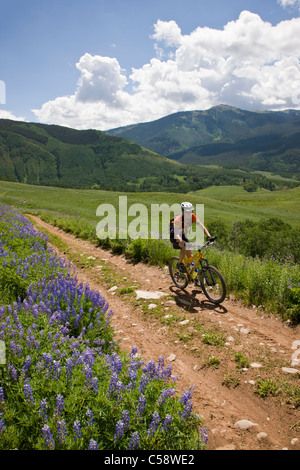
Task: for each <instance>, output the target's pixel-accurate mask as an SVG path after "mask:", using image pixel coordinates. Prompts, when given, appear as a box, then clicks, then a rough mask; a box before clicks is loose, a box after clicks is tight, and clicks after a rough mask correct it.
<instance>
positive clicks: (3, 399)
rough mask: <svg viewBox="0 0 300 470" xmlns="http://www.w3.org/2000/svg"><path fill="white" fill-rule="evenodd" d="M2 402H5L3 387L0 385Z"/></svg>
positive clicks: (0, 400) (0, 399)
mask: <svg viewBox="0 0 300 470" xmlns="http://www.w3.org/2000/svg"><path fill="white" fill-rule="evenodd" d="M0 402H2V403H4V402H5V397H4V390H3V387H0Z"/></svg>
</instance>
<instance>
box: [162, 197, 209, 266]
mask: <svg viewBox="0 0 300 470" xmlns="http://www.w3.org/2000/svg"><path fill="white" fill-rule="evenodd" d="M193 210H194V207H193V205H192V204H191V203H190V202H182V203H181V214H179V215H177V217H174V218H173V219H171V221H170V241H171V243H172V245H173V248H174V249H175V250H180V254H179V260H178V264H177V267H178V269H179V270H180V271H181V272H185V266H184V263H183V259H184V257H185V256H187V257H188V258H189V257H191V256H192V251H191V250H188V249H186V244H187V243H188V242H189V240H188V238H187V236H186V233H187V231H188V230H189V229H190V228H191V226H192V224H193V223H195V224H196V225H198V226H199V227H200V228H201V229H202V230H203V232H204V233H205V235H206V236H207V237H208V238H211V235H210V233H209V231H208V230H207V228H206V227H205V226H204V225H203V224H202V223H201V222H200V220H199V219H198V218H197V216H196V215H195V214H194V212H193ZM185 215H186V216H187V217H186V219H184V216H185Z"/></svg>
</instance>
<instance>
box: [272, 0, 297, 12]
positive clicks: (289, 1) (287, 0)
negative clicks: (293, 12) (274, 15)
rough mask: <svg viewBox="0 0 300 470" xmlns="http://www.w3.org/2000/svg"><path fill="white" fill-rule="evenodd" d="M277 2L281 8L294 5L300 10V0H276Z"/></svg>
mask: <svg viewBox="0 0 300 470" xmlns="http://www.w3.org/2000/svg"><path fill="white" fill-rule="evenodd" d="M277 3H279V5H281V6H282V7H283V8H287V7H295V8H298V10H300V0H277Z"/></svg>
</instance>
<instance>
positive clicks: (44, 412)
mask: <svg viewBox="0 0 300 470" xmlns="http://www.w3.org/2000/svg"><path fill="white" fill-rule="evenodd" d="M47 408H48V404H47V400H41V403H40V410H39V414H40V415H41V417H42V418H43V419H44V420H45V421H47Z"/></svg>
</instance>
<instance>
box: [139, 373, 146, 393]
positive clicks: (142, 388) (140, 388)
mask: <svg viewBox="0 0 300 470" xmlns="http://www.w3.org/2000/svg"><path fill="white" fill-rule="evenodd" d="M147 383H148V376H147V375H144V374H143V375H142V377H141V381H140V386H139V388H138V391H139V392H141V393H142V392H143V391H144V390H145V388H146V386H147Z"/></svg>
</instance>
